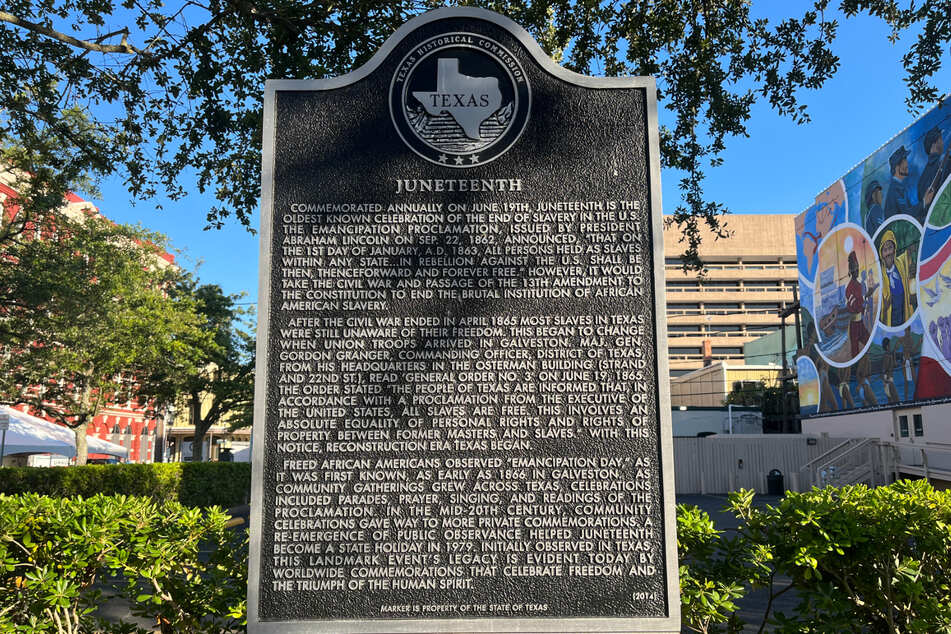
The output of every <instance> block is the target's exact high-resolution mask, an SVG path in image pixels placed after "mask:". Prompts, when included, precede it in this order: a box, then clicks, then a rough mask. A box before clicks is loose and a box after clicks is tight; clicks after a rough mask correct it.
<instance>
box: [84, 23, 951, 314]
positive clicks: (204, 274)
mask: <svg viewBox="0 0 951 634" xmlns="http://www.w3.org/2000/svg"><path fill="white" fill-rule="evenodd" d="M839 22H840V26H839V36H838V40H837V43H836V52H837V53H838V55H839V57H840V58H841V66H840V68H839V71H838V73H837V74H836V76H835V77H834V78H833V79H831V80H830V81H828V82H827V83H826V85H825V87H824V88H822V90H820V91H818V92H816V91H814V92H808V93H803V95H802V100H803V101H804V102H805V103H806V104H808V106H809V112H810V114H811V116H812V121H811V123H809V124H806V125H796V124H794V123H792V122H791V121H790V120H788V119H785V118H782V117H780V116H778V115H777V114H776V113H775V112H774V111H772V110H771V109H770V107H769V105H768V104H766V103H759V104H757V105H756V106H755V108H754V112H753V118H752V120H751V121H750V122H749V123H748V127H749V132H750V138H734V139H731V140H730V141H729V143H728V146H727V151H726V152H725V154H724V155H723V156H724V164H723V165H722V166H721V167H719V168H716V169H709V170H708V178H707V182H706V186H705V189H706V194H707V196H708V197H709V198H710V199H712V200H718V201H720V202H723V203H725V204H726V205H727V207H728V208H729V209H730V210H731V211H732V212H734V213H798V212H800V211H802V210H804V209H805V208H806V207H808V206H809V205H810V204H811V203H812V200H813V198H814V197H815V195H816V194H818V193H819V192H820V191H822V190H823V189H825V188H826V187H827V186H828V185H830V184H831V183H832V182H833V181H835V180H836V179H838V178H839V177H841V176H842V175H844V174H845V173H846V172H847V171H848V170H849V169H851V168H852V166H854V165H855V164H856V163H858V162H860V161H861V160H862V159H864V158H865V157H866V156H868V155H869V154H871V153H872V152H874V151H875V150H876V149H877V148H878V147H879V146H881V145H882V144H884V143H885V142H886V141H888V139H890V138H891V137H892V136H894V135H895V134H897V133H898V132H900V131H901V130H902V129H903V128H905V127H906V126H908V125H909V124H911V123H912V122H913V121H914V120H915V118H917V117H915V116H913V115H912V114H910V113H909V112H908V111H907V109H906V106H905V102H904V98H905V95H906V89H905V86H904V83H903V82H902V77H903V76H904V69H903V68H902V66H901V56H902V54H903V53H904V52H905V51H906V50H907V48H908V45H909V42H910V38H908V37H907V36H906V37H905V38H904V39H903V40H902V41H900V42H899V43H898V44H896V45H893V44H891V43H889V42H888V40H887V35H888V30H887V29H886V28H884V27H883V26H882V25H881V22H880V21H879V20H877V19H871V18H865V17H859V18H853V19H840V20H839ZM945 62H946V67H945V68H944V69H943V70H942V72H941V74H940V75H939V76H938V78H937V81H936V85H938V86H939V87H946V88H947V90H951V68H948V67H947V66H949V65H951V60H948V59H946V60H945ZM661 120H662V122H663V113H661ZM661 180H662V185H663V200H664V207H665V208H666V209H673V208H674V207H675V206H676V205H677V204H678V203H679V200H680V195H679V192H678V190H677V181H678V180H679V179H678V177H677V175H676V174H673V173H666V172H665V173H663V174H662V175H661ZM100 191H101V193H102V198H101V199H96V198H92V197H89V196H86V197H87V198H88V199H90V200H91V201H92V202H93V203H94V204H96V205H97V206H98V207H99V208H100V210H101V211H102V213H104V214H105V215H106V216H108V217H109V218H111V219H113V220H115V221H117V222H125V223H140V224H142V225H143V226H145V227H148V228H150V229H154V230H156V231H160V232H162V233H165V234H166V235H168V236H169V238H170V239H171V242H172V245H173V246H174V247H175V248H177V249H179V250H181V251H183V253H182V254H181V255H179V259H180V260H182V261H183V263H184V264H185V266H186V267H188V268H194V267H195V264H196V263H197V262H200V263H201V264H200V266H199V267H198V273H199V277H200V278H201V280H202V282H205V283H215V284H219V285H221V287H222V288H223V289H224V290H225V291H226V292H229V293H238V292H245V293H247V295H248V297H247V298H246V299H245V300H242V301H245V302H249V303H253V302H254V301H255V299H256V296H257V284H258V282H257V274H258V273H257V271H258V268H257V265H258V248H259V247H258V238H257V236H256V235H252V234H250V233H249V232H248V231H247V230H246V229H244V228H243V227H242V226H240V224H239V223H238V222H237V221H235V220H232V221H230V222H229V223H228V224H227V226H226V227H225V228H224V229H221V230H209V231H204V230H203V227H204V225H205V212H206V210H207V208H208V207H209V206H210V204H211V202H210V198H208V197H202V196H199V195H197V194H195V195H191V196H189V197H187V198H186V199H185V200H181V201H177V202H173V201H168V200H163V199H161V198H157V199H155V200H146V201H138V202H137V203H136V204H134V205H133V204H131V202H130V196H129V194H128V193H127V192H126V190H125V188H124V186H123V185H122V181H121V178H118V177H117V178H113V179H111V180H109V181H106V182H103V183H101V185H100ZM157 204H161V205H162V207H163V209H161V210H159V209H156V205H157ZM257 223H258V216H257V215H255V217H254V218H253V226H255V227H256V226H257Z"/></svg>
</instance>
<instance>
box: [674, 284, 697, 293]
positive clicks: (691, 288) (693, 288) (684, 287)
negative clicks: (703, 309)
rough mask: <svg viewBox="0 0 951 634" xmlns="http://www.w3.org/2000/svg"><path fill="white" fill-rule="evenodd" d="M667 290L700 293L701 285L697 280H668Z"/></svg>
mask: <svg viewBox="0 0 951 634" xmlns="http://www.w3.org/2000/svg"><path fill="white" fill-rule="evenodd" d="M667 291H668V292H670V293H691V292H693V293H698V292H700V285H699V284H698V283H697V282H667Z"/></svg>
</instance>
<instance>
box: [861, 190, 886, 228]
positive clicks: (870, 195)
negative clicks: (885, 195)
mask: <svg viewBox="0 0 951 634" xmlns="http://www.w3.org/2000/svg"><path fill="white" fill-rule="evenodd" d="M865 206H866V207H868V214H867V215H866V216H865V231H867V232H868V235H870V236H874V235H875V232H876V231H878V228H879V227H881V226H882V223H883V222H885V210H884V209H882V186H881V185H880V184H879V182H878V181H875V180H873V181H872V182H871V183H869V184H868V187H867V188H866V189H865Z"/></svg>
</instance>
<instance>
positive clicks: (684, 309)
mask: <svg viewBox="0 0 951 634" xmlns="http://www.w3.org/2000/svg"><path fill="white" fill-rule="evenodd" d="M667 314H668V315H699V314H700V304H667Z"/></svg>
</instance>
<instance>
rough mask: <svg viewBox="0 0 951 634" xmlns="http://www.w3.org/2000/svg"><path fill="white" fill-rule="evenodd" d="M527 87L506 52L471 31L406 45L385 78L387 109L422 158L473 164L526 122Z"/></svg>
mask: <svg viewBox="0 0 951 634" xmlns="http://www.w3.org/2000/svg"><path fill="white" fill-rule="evenodd" d="M530 106H531V89H530V88H529V85H528V80H527V79H526V77H525V71H524V70H523V69H522V65H521V64H520V63H519V62H518V60H517V59H516V58H515V56H514V55H512V54H511V53H510V52H509V51H508V50H507V49H505V48H504V47H503V46H501V45H500V44H499V43H498V42H496V41H494V40H492V39H490V38H487V37H485V36H482V35H477V34H474V33H448V34H445V35H439V36H436V37H433V38H430V39H428V40H426V41H424V42H423V43H421V44H419V45H418V46H416V47H414V48H413V49H412V51H410V52H409V53H408V54H407V55H406V57H404V58H403V60H402V61H401V62H400V64H399V66H397V69H396V73H395V74H394V75H393V81H392V83H391V85H390V115H391V117H392V119H393V125H395V126H396V130H397V132H398V133H399V135H400V137H401V138H402V139H403V141H404V142H405V143H406V145H408V146H409V147H410V149H412V150H413V151H414V152H416V153H417V154H419V155H420V156H422V157H423V158H425V159H426V160H428V161H432V162H433V163H437V164H439V165H445V166H448V167H475V166H477V165H482V164H483V163H488V162H489V161H492V160H494V159H496V158H498V157H499V156H501V155H502V154H504V153H505V151H506V150H508V149H509V148H510V147H511V146H512V144H513V143H515V141H516V140H517V139H518V137H519V136H520V135H521V134H522V130H524V129H525V124H526V123H527V122H528V115H529V109H530Z"/></svg>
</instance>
